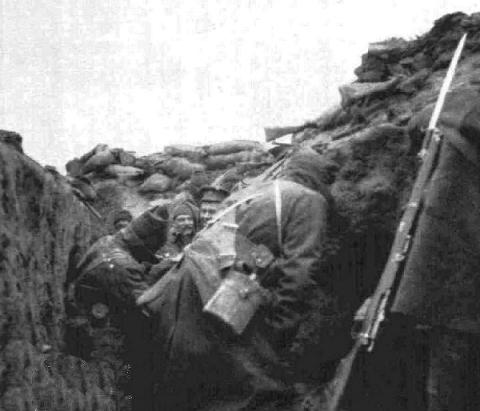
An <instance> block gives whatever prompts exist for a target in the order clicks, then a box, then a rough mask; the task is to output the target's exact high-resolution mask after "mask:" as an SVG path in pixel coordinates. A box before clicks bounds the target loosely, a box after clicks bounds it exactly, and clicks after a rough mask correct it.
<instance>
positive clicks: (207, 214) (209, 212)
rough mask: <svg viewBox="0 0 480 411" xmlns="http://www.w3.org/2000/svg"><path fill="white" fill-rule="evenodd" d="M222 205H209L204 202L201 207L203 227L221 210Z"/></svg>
mask: <svg viewBox="0 0 480 411" xmlns="http://www.w3.org/2000/svg"><path fill="white" fill-rule="evenodd" d="M220 206H221V203H208V202H203V203H202V204H201V205H200V221H201V223H202V227H205V225H206V224H207V223H208V222H209V221H210V220H211V219H212V218H213V216H214V215H215V213H216V212H217V211H218V210H219V209H220Z"/></svg>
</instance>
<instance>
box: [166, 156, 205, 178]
mask: <svg viewBox="0 0 480 411" xmlns="http://www.w3.org/2000/svg"><path fill="white" fill-rule="evenodd" d="M157 167H158V170H161V171H162V172H163V173H165V174H166V175H168V176H170V177H172V178H177V179H178V180H180V181H184V180H187V179H189V178H190V177H191V175H192V174H193V173H194V172H197V171H203V170H205V166H204V165H203V164H200V163H192V162H190V161H189V160H187V159H186V158H183V157H167V158H166V159H165V160H163V161H160V162H159V163H157Z"/></svg>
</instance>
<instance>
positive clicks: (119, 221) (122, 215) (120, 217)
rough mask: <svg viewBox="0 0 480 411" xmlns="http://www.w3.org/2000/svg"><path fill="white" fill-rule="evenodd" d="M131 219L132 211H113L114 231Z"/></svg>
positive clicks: (123, 226)
mask: <svg viewBox="0 0 480 411" xmlns="http://www.w3.org/2000/svg"><path fill="white" fill-rule="evenodd" d="M132 220H133V216H132V213H130V211H128V210H125V209H122V210H118V211H115V212H114V214H113V221H112V223H113V228H114V229H115V232H117V231H120V230H121V229H122V228H125V227H126V226H127V225H128V224H130V222H131V221H132Z"/></svg>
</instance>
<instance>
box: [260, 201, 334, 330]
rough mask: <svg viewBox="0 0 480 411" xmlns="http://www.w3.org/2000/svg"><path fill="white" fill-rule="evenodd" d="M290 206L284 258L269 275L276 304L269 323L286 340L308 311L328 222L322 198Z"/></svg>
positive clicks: (285, 226)
mask: <svg viewBox="0 0 480 411" xmlns="http://www.w3.org/2000/svg"><path fill="white" fill-rule="evenodd" d="M286 206H287V207H288V205H286ZM290 206H291V207H290V208H291V209H290V210H288V209H287V210H284V211H283V214H284V219H283V225H284V227H283V229H282V232H283V237H284V239H283V247H282V248H283V256H282V257H281V258H278V259H276V260H275V261H274V263H273V264H272V266H271V267H270V271H271V272H270V273H269V276H271V277H273V278H274V279H275V281H274V282H273V284H272V287H269V288H270V291H272V294H273V303H272V306H271V307H270V310H269V312H268V314H267V322H268V323H269V324H270V325H271V326H272V327H273V328H274V329H276V330H277V331H279V333H280V334H284V335H285V338H289V337H290V336H291V334H292V333H294V332H295V331H296V329H297V327H298V325H299V322H300V320H301V319H302V318H303V316H304V314H305V312H306V310H307V309H308V306H309V305H308V299H309V293H310V292H311V291H312V286H313V285H314V284H315V283H314V281H313V276H314V275H315V276H317V275H318V270H319V266H320V262H321V258H322V250H323V243H324V241H325V232H326V222H327V203H326V201H325V200H324V198H323V197H321V196H317V195H313V194H312V195H310V196H304V197H302V198H298V199H294V201H292V202H291V204H290Z"/></svg>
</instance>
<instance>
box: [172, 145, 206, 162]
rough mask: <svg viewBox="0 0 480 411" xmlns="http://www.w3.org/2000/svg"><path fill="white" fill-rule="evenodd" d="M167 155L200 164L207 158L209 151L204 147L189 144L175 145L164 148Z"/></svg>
mask: <svg viewBox="0 0 480 411" xmlns="http://www.w3.org/2000/svg"><path fill="white" fill-rule="evenodd" d="M164 152H165V154H167V155H169V156H172V157H183V158H186V159H187V160H190V161H192V162H194V163H200V162H202V160H203V159H204V158H205V157H206V156H207V151H206V150H205V148H203V147H197V146H192V145H189V144H175V145H171V146H166V147H165V148H164Z"/></svg>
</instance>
